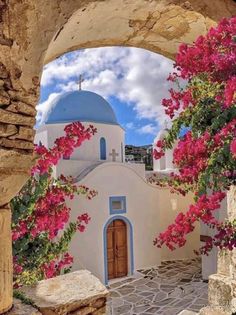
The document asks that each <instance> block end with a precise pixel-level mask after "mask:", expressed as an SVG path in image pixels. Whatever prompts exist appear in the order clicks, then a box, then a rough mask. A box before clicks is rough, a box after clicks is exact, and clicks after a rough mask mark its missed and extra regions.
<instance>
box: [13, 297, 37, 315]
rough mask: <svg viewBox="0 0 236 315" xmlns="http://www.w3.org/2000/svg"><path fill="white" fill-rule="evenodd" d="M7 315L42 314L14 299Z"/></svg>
mask: <svg viewBox="0 0 236 315" xmlns="http://www.w3.org/2000/svg"><path fill="white" fill-rule="evenodd" d="M7 315H42V313H40V312H39V311H38V310H37V309H35V308H33V307H32V306H30V305H26V304H23V303H22V302H21V301H20V300H18V299H14V301H13V308H12V309H11V310H10V311H9V312H8V313H7Z"/></svg>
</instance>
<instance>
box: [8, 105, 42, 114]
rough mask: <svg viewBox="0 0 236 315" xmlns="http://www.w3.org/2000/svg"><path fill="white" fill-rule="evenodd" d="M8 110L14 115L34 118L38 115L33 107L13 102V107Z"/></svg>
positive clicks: (10, 106)
mask: <svg viewBox="0 0 236 315" xmlns="http://www.w3.org/2000/svg"><path fill="white" fill-rule="evenodd" d="M6 110H8V111H10V112H13V113H22V114H25V115H28V116H32V117H34V116H35V115H36V113H37V112H36V109H35V108H34V107H33V106H31V105H28V104H26V103H23V102H12V103H11V105H9V106H8V107H7V108H6Z"/></svg>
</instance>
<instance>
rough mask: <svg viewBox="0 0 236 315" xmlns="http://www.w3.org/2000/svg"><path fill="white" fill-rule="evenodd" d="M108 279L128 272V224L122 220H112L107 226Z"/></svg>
mask: <svg viewBox="0 0 236 315" xmlns="http://www.w3.org/2000/svg"><path fill="white" fill-rule="evenodd" d="M106 238H107V271H108V280H111V279H114V278H120V277H125V276H127V274H128V244H127V225H126V223H125V222H124V221H123V220H121V219H117V220H114V221H112V222H111V223H110V224H109V225H108V227H107V233H106Z"/></svg>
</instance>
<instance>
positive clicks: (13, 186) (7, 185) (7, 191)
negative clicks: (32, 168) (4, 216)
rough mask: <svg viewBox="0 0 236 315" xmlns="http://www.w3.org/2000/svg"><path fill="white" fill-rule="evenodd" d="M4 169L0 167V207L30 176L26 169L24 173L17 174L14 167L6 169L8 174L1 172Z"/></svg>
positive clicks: (13, 195) (7, 201) (8, 200)
mask: <svg viewBox="0 0 236 315" xmlns="http://www.w3.org/2000/svg"><path fill="white" fill-rule="evenodd" d="M16 167H17V166H16ZM18 167H19V166H18ZM5 170H6V169H1V168H0V207H1V206H3V205H5V204H7V203H9V202H10V200H11V199H12V198H13V197H15V195H16V194H17V193H18V192H19V191H20V189H21V188H22V186H23V185H24V183H25V182H26V181H27V179H28V178H29V176H30V174H29V173H26V171H25V173H23V172H19V173H18V174H17V172H16V170H14V169H8V174H7V175H6V174H3V171H5ZM11 173H15V174H11Z"/></svg>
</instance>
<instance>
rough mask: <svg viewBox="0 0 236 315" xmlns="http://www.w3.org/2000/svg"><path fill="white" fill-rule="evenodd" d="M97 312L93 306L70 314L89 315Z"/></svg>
mask: <svg viewBox="0 0 236 315" xmlns="http://www.w3.org/2000/svg"><path fill="white" fill-rule="evenodd" d="M95 311H96V308H94V307H91V306H85V307H82V308H80V309H79V310H77V311H75V312H72V313H70V315H88V314H93V312H95Z"/></svg>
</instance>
